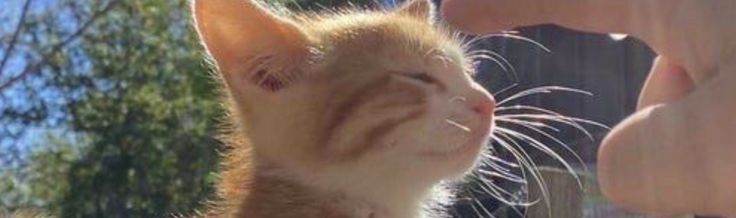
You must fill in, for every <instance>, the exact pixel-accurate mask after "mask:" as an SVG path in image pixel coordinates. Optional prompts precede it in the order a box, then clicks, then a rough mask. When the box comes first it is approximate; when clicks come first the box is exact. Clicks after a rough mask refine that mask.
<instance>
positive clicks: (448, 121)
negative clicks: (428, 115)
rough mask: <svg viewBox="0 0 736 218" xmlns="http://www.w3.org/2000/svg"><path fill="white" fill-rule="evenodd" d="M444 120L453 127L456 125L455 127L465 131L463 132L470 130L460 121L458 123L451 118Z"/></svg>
mask: <svg viewBox="0 0 736 218" xmlns="http://www.w3.org/2000/svg"><path fill="white" fill-rule="evenodd" d="M445 122H447V123H448V124H450V125H451V126H454V127H457V128H459V129H461V130H463V131H465V132H470V128H468V127H467V126H464V125H462V124H460V123H458V122H455V121H454V120H451V119H445Z"/></svg>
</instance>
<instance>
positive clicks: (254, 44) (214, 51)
mask: <svg viewBox="0 0 736 218" xmlns="http://www.w3.org/2000/svg"><path fill="white" fill-rule="evenodd" d="M191 4H192V14H193V16H194V22H195V24H196V28H197V32H198V33H199V36H200V38H201V40H202V42H203V44H204V46H205V47H206V49H207V51H208V52H209V54H210V56H211V57H212V58H213V59H214V61H215V62H216V63H217V66H218V67H219V68H220V71H221V73H222V74H223V76H224V77H225V79H226V80H228V82H231V80H236V81H252V83H254V84H256V85H258V86H260V87H261V88H264V89H269V91H276V90H278V89H280V88H282V87H283V86H284V85H285V84H286V81H284V80H285V79H287V78H286V77H285V76H283V75H282V73H283V72H279V70H283V69H269V68H270V67H269V66H271V67H274V66H279V67H277V68H284V67H283V66H285V65H294V64H296V63H298V62H297V61H295V60H301V59H303V58H305V56H306V55H307V54H308V40H307V37H306V35H305V34H304V32H303V31H301V30H300V29H299V28H298V26H297V25H295V24H294V23H293V22H292V21H290V20H287V19H284V18H281V17H278V16H277V15H275V14H273V13H271V12H270V11H268V10H267V9H266V8H264V7H263V6H261V5H259V4H258V3H256V2H255V1H254V0H193V1H192V3H191ZM267 62H268V63H267ZM280 62H288V63H280ZM289 78H290V77H289ZM237 85H243V84H237Z"/></svg>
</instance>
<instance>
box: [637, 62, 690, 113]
mask: <svg viewBox="0 0 736 218" xmlns="http://www.w3.org/2000/svg"><path fill="white" fill-rule="evenodd" d="M694 88H695V83H694V82H693V80H692V79H691V78H690V76H689V75H688V74H687V72H685V69H684V68H682V67H680V66H677V65H675V64H673V63H672V62H670V61H669V60H668V59H667V58H664V57H661V56H660V57H657V59H655V60H654V64H653V66H652V70H651V71H650V72H649V77H648V78H647V80H646V83H644V87H643V88H642V90H641V94H640V95H639V103H638V104H637V110H641V109H643V108H644V107H647V106H651V105H656V104H666V103H669V102H672V101H675V100H678V99H680V98H682V97H684V96H685V95H687V94H688V93H690V92H691V91H692V90H693V89H694Z"/></svg>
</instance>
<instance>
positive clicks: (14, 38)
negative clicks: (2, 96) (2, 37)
mask: <svg viewBox="0 0 736 218" xmlns="http://www.w3.org/2000/svg"><path fill="white" fill-rule="evenodd" d="M31 1H32V0H26V3H25V4H23V9H21V10H22V11H21V12H20V18H19V19H18V26H16V27H15V31H14V32H13V36H12V38H10V43H9V44H8V48H7V49H6V50H5V56H3V60H2V61H0V75H2V74H3V69H5V64H7V63H8V60H9V59H10V56H11V55H12V54H13V50H14V49H15V43H17V42H18V36H19V35H20V32H22V31H23V29H24V28H23V26H24V25H25V23H26V17H27V16H28V9H30V8H31Z"/></svg>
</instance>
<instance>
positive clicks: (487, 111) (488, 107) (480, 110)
mask: <svg viewBox="0 0 736 218" xmlns="http://www.w3.org/2000/svg"><path fill="white" fill-rule="evenodd" d="M472 109H473V111H474V112H475V113H477V114H478V115H481V116H483V117H487V116H491V115H493V110H495V109H496V102H495V101H494V100H493V97H490V98H482V99H479V100H478V101H477V102H475V103H473V106H472Z"/></svg>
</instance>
